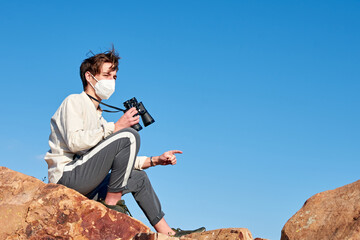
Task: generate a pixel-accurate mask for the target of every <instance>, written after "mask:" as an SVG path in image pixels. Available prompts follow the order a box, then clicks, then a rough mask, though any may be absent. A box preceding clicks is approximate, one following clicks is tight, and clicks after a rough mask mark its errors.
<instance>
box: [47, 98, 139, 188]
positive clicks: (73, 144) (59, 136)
mask: <svg viewBox="0 0 360 240" xmlns="http://www.w3.org/2000/svg"><path fill="white" fill-rule="evenodd" d="M50 128H51V133H50V137H49V145H50V151H49V152H47V153H46V155H45V161H46V162H47V164H48V174H49V182H51V183H57V182H58V181H59V179H60V178H61V176H62V174H63V169H64V166H65V165H66V164H67V163H69V162H70V161H72V160H73V157H74V154H78V155H82V154H84V153H85V152H87V150H89V149H90V148H92V147H94V146H95V145H96V144H97V143H99V142H100V141H101V140H103V139H104V138H106V137H107V136H109V135H110V134H112V133H113V132H114V128H115V125H114V123H113V122H107V121H106V120H105V119H104V118H103V117H102V115H101V110H99V109H96V108H95V105H94V104H93V102H92V101H91V99H90V98H89V97H88V96H87V95H86V93H85V92H82V93H81V94H72V95H70V96H68V97H67V98H66V99H65V100H64V101H63V102H62V104H61V105H60V107H59V108H58V110H57V111H56V112H55V114H54V116H53V117H52V118H51V122H50ZM145 159H146V157H137V158H136V160H135V168H136V169H142V168H141V166H142V165H143V164H144V162H145Z"/></svg>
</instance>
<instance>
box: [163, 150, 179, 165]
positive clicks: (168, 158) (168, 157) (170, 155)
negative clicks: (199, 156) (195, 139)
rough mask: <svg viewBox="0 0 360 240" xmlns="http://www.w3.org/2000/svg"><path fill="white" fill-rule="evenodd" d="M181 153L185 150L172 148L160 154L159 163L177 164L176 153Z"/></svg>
mask: <svg viewBox="0 0 360 240" xmlns="http://www.w3.org/2000/svg"><path fill="white" fill-rule="evenodd" d="M176 153H179V154H182V153H183V152H182V151H180V150H170V151H167V152H164V153H163V154H162V155H160V156H159V160H158V163H157V164H158V165H170V164H171V165H175V164H176V156H175V154H176Z"/></svg>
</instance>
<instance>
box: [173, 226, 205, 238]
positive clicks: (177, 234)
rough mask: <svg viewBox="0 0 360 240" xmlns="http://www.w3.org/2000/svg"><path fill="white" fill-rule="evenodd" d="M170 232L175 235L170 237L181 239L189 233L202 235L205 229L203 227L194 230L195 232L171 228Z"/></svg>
mask: <svg viewBox="0 0 360 240" xmlns="http://www.w3.org/2000/svg"><path fill="white" fill-rule="evenodd" d="M172 230H173V231H174V232H175V234H174V235H173V236H172V237H182V236H185V235H188V234H190V233H202V232H205V231H206V229H205V228H204V227H201V228H198V229H195V230H181V229H180V228H177V229H175V228H172Z"/></svg>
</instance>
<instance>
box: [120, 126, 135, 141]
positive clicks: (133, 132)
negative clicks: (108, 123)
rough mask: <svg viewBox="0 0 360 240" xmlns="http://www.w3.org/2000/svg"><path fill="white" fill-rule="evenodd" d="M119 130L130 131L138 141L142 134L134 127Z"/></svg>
mask: <svg viewBox="0 0 360 240" xmlns="http://www.w3.org/2000/svg"><path fill="white" fill-rule="evenodd" d="M119 132H128V133H130V134H132V135H134V137H135V139H136V141H139V140H140V134H139V133H138V131H136V130H135V129H133V128H124V129H122V130H120V131H119Z"/></svg>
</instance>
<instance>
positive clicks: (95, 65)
mask: <svg viewBox="0 0 360 240" xmlns="http://www.w3.org/2000/svg"><path fill="white" fill-rule="evenodd" d="M119 59H120V57H119V55H118V53H117V52H116V51H115V49H114V47H112V49H111V50H109V51H106V52H103V53H99V54H96V55H94V56H92V57H89V58H87V59H85V60H84V61H83V62H82V63H81V66H80V77H81V80H82V84H83V88H84V90H85V89H86V87H87V85H88V82H87V81H86V78H85V73H86V72H87V71H89V72H90V73H91V74H92V75H94V76H95V75H96V74H98V73H100V71H101V67H102V65H103V64H104V63H111V64H112V66H111V70H112V71H117V70H118V65H119Z"/></svg>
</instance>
